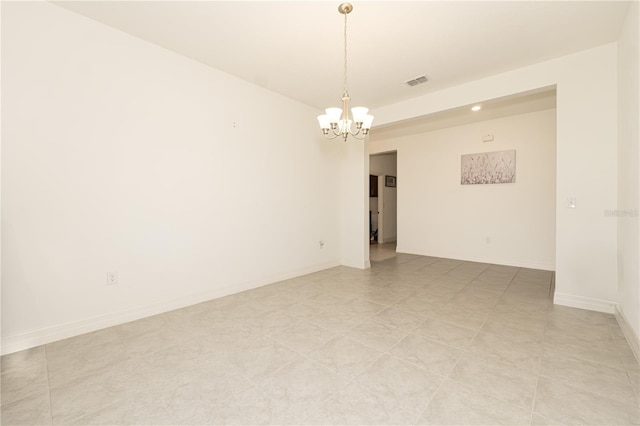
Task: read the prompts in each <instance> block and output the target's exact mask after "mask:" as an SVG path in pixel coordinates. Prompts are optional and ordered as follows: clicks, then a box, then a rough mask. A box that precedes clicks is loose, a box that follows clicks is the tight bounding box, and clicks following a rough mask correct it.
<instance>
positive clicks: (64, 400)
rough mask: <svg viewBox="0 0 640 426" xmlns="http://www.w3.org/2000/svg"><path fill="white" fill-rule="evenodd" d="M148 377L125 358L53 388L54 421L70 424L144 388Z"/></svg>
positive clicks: (51, 393)
mask: <svg viewBox="0 0 640 426" xmlns="http://www.w3.org/2000/svg"><path fill="white" fill-rule="evenodd" d="M144 387H145V379H144V377H143V376H142V375H141V374H139V373H138V367H137V366H136V365H134V364H133V362H132V361H125V362H122V363H120V364H115V365H112V366H109V367H106V368H103V369H101V370H97V371H95V372H93V373H91V374H90V375H88V376H84V377H82V378H79V379H76V380H73V381H71V382H68V383H64V384H61V385H60V386H59V387H52V388H51V391H50V395H51V412H52V416H53V423H54V424H67V423H71V422H74V421H76V420H77V419H78V418H80V417H82V416H84V415H87V414H90V413H95V412H97V411H99V410H101V409H103V408H106V407H108V406H110V405H113V404H115V403H117V402H120V401H124V400H127V399H130V398H132V397H133V396H135V395H136V394H137V393H139V392H140V391H142V390H144Z"/></svg>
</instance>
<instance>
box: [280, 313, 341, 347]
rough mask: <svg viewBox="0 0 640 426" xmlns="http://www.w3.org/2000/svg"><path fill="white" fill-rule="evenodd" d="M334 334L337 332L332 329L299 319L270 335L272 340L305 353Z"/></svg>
mask: <svg viewBox="0 0 640 426" xmlns="http://www.w3.org/2000/svg"><path fill="white" fill-rule="evenodd" d="M336 336H337V334H336V333H335V332H334V331H330V330H328V329H326V328H323V327H320V326H318V325H316V324H313V323H311V322H308V321H301V322H299V323H297V324H295V325H292V326H291V327H288V328H286V329H284V330H282V331H281V332H279V333H275V334H274V335H273V336H272V337H273V339H274V340H276V341H278V342H280V343H282V344H283V345H285V346H287V347H289V348H291V349H293V350H294V351H296V352H298V353H300V354H306V353H308V352H310V351H312V350H314V349H316V348H319V347H320V346H322V345H323V344H325V343H327V342H328V341H329V340H331V339H333V338H334V337H336Z"/></svg>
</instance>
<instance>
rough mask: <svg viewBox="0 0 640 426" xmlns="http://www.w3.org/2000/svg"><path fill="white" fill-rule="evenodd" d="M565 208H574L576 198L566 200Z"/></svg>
mask: <svg viewBox="0 0 640 426" xmlns="http://www.w3.org/2000/svg"><path fill="white" fill-rule="evenodd" d="M567 207H569V208H570V209H575V208H576V197H568V198H567Z"/></svg>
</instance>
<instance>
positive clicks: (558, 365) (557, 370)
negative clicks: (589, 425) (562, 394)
mask: <svg viewBox="0 0 640 426" xmlns="http://www.w3.org/2000/svg"><path fill="white" fill-rule="evenodd" d="M540 376H542V377H546V378H548V379H550V380H554V381H561V382H563V383H566V384H569V385H572V386H575V387H577V388H580V389H582V390H585V391H588V392H591V393H595V394H598V395H602V396H604V397H607V398H611V399H615V400H617V401H620V402H622V403H625V404H630V405H637V406H639V407H640V401H638V396H637V394H636V392H635V391H634V389H633V386H632V385H631V383H630V381H629V376H628V375H627V372H626V371H624V370H619V369H616V368H612V367H607V366H606V365H602V364H598V363H595V362H590V361H585V360H582V359H579V358H574V357H572V356H569V355H565V354H562V353H558V352H552V351H547V352H546V353H545V354H544V356H543V357H542V360H541V364H540Z"/></svg>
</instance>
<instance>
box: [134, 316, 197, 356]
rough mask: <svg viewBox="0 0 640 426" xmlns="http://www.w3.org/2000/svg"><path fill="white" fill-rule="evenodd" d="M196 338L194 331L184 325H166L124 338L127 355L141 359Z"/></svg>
mask: <svg viewBox="0 0 640 426" xmlns="http://www.w3.org/2000/svg"><path fill="white" fill-rule="evenodd" d="M193 337H194V334H193V333H192V329H191V328H188V327H184V326H182V325H169V324H165V325H163V326H162V327H160V328H158V329H154V330H151V331H148V332H146V333H142V334H138V335H135V336H132V337H125V338H122V344H124V347H125V348H126V353H128V354H129V355H130V356H131V357H140V356H144V355H148V354H151V353H153V352H157V351H159V350H161V349H164V348H166V347H168V346H171V345H175V344H176V343H179V342H184V341H187V340H189V339H191V338H193Z"/></svg>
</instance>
